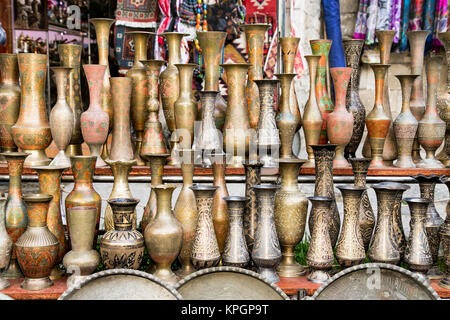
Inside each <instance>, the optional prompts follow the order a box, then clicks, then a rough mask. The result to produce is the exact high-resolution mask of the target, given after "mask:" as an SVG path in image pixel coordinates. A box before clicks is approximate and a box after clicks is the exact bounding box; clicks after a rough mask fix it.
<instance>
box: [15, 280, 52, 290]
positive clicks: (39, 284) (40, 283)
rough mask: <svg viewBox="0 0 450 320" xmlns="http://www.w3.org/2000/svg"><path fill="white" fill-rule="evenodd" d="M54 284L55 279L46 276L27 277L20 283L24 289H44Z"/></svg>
mask: <svg viewBox="0 0 450 320" xmlns="http://www.w3.org/2000/svg"><path fill="white" fill-rule="evenodd" d="M51 286H53V281H52V280H50V278H49V277H45V278H37V279H31V278H25V279H24V280H23V281H22V283H21V284H20V287H21V288H22V289H24V290H32V291H37V290H42V289H46V288H49V287H51Z"/></svg>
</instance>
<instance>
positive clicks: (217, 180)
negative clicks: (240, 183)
mask: <svg viewBox="0 0 450 320" xmlns="http://www.w3.org/2000/svg"><path fill="white" fill-rule="evenodd" d="M226 159H227V157H226V154H224V153H222V154H214V155H213V159H212V161H213V165H212V166H213V185H214V186H217V187H218V188H217V190H216V192H215V193H214V200H213V204H212V220H213V224H214V232H215V234H216V238H217V244H218V246H219V252H220V254H222V253H223V250H224V248H225V240H226V238H227V234H228V209H227V202H226V201H225V200H224V198H225V197H228V196H229V194H228V189H227V183H226V182H225V170H226V167H227V164H226V161H227V160H226Z"/></svg>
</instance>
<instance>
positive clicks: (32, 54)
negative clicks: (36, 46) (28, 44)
mask: <svg viewBox="0 0 450 320" xmlns="http://www.w3.org/2000/svg"><path fill="white" fill-rule="evenodd" d="M19 55H21V56H36V57H37V56H40V57H42V58H43V57H45V58H47V55H46V54H42V53H31V52H21V53H18V54H17V56H19Z"/></svg>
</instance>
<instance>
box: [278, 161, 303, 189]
mask: <svg viewBox="0 0 450 320" xmlns="http://www.w3.org/2000/svg"><path fill="white" fill-rule="evenodd" d="M299 169H300V163H295V162H294V163H280V177H281V186H282V188H283V189H289V190H298V175H299Z"/></svg>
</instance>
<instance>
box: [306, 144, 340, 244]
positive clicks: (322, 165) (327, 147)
mask: <svg viewBox="0 0 450 320" xmlns="http://www.w3.org/2000/svg"><path fill="white" fill-rule="evenodd" d="M311 147H312V148H313V151H314V159H315V169H316V171H315V172H316V183H315V186H314V196H315V197H329V198H331V199H333V202H332V203H331V206H330V219H327V221H329V223H330V225H329V233H330V238H331V246H332V247H333V248H334V246H335V245H336V241H337V239H338V235H339V230H340V227H341V220H340V217H339V210H338V207H337V205H336V198H335V195H334V184H333V159H334V155H335V152H336V145H335V144H319V145H311ZM314 225H315V221H314V216H313V215H310V216H309V220H308V226H309V230H310V232H311V233H312V232H313V229H314Z"/></svg>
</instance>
